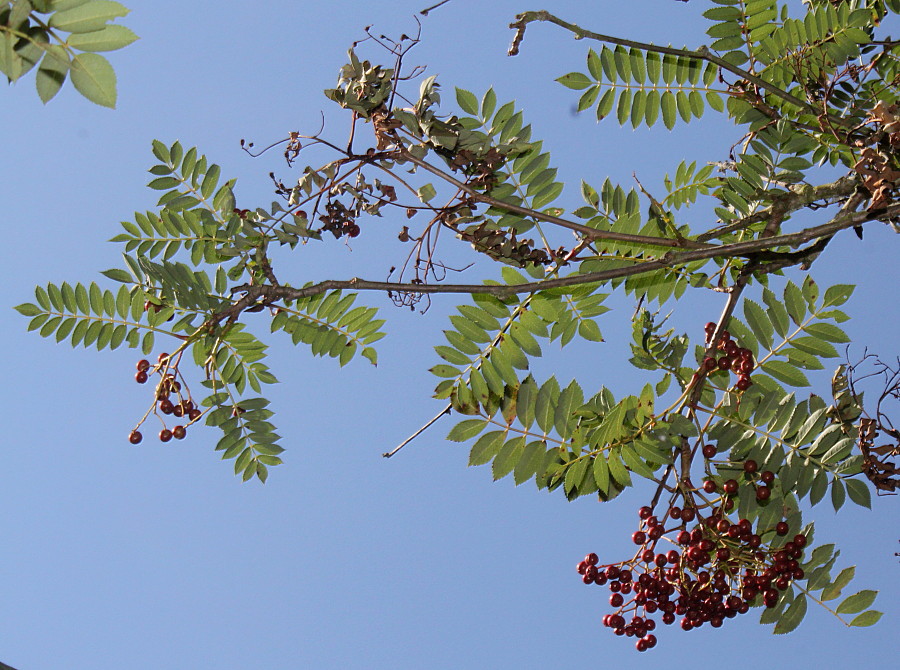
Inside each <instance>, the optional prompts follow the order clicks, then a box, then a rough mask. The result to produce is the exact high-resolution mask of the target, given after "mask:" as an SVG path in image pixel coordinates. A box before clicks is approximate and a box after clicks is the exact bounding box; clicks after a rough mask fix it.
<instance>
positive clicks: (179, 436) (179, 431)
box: [172, 426, 187, 440]
mask: <svg viewBox="0 0 900 670" xmlns="http://www.w3.org/2000/svg"><path fill="white" fill-rule="evenodd" d="M185 435H187V431H186V430H185V429H184V426H175V427H174V428H173V429H172V437H174V438H175V439H176V440H183V439H184V436H185Z"/></svg>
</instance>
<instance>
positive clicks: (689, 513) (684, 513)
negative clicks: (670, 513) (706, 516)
mask: <svg viewBox="0 0 900 670" xmlns="http://www.w3.org/2000/svg"><path fill="white" fill-rule="evenodd" d="M696 516H697V513H696V512H695V511H694V508H693V507H685V508H684V509H683V510H681V520H682V521H684V522H687V523H690V522H691V521H693V520H694V517H696Z"/></svg>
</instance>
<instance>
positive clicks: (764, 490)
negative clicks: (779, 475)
mask: <svg viewBox="0 0 900 670" xmlns="http://www.w3.org/2000/svg"><path fill="white" fill-rule="evenodd" d="M771 497H772V489H770V488H769V487H768V486H757V487H756V499H757V500H758V501H760V502H765V501H766V500H768V499H769V498H771Z"/></svg>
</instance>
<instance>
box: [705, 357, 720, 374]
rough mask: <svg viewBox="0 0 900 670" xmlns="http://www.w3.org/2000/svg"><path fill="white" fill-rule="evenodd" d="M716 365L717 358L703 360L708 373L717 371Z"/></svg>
mask: <svg viewBox="0 0 900 670" xmlns="http://www.w3.org/2000/svg"><path fill="white" fill-rule="evenodd" d="M716 365H717V363H716V359H715V358H710V357H707V358H704V359H703V369H704V370H706V371H707V372H712V371H713V370H715V369H716Z"/></svg>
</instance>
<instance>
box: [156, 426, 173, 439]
mask: <svg viewBox="0 0 900 670" xmlns="http://www.w3.org/2000/svg"><path fill="white" fill-rule="evenodd" d="M171 439H172V431H171V430H169V429H168V428H164V429H163V430H161V431H159V441H160V442H168V441H169V440H171Z"/></svg>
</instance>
